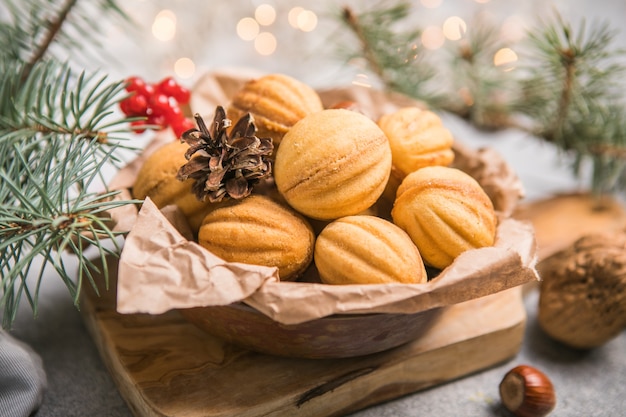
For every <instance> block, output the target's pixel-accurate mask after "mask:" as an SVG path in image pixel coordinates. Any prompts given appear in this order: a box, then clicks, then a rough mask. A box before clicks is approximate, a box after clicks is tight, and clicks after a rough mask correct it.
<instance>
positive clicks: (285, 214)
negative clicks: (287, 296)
mask: <svg viewBox="0 0 626 417" xmlns="http://www.w3.org/2000/svg"><path fill="white" fill-rule="evenodd" d="M198 242H199V243H200V245H202V246H203V247H204V248H206V249H208V250H209V251H211V252H212V253H213V254H215V255H217V256H219V257H220V258H222V259H224V260H226V261H228V262H242V263H246V264H253V265H263V266H275V267H277V268H278V273H279V276H280V279H281V280H284V281H288V280H294V279H296V278H297V277H298V276H299V275H300V274H302V273H303V272H304V270H305V269H306V268H307V267H308V266H309V264H310V263H311V260H312V258H313V245H314V242H315V236H314V235H313V230H312V228H311V226H310V225H309V224H308V223H307V222H306V221H305V220H304V219H303V218H302V216H300V215H298V214H297V213H296V212H294V211H293V210H292V209H291V208H289V207H287V206H284V205H282V204H279V203H277V202H275V201H273V200H271V199H270V198H268V197H266V196H260V195H251V196H249V197H246V198H245V199H243V200H238V201H230V202H229V203H227V204H225V205H224V206H222V207H219V208H217V209H215V210H213V211H211V212H210V213H209V214H207V215H206V217H205V218H204V221H203V222H202V226H200V231H199V232H198Z"/></svg>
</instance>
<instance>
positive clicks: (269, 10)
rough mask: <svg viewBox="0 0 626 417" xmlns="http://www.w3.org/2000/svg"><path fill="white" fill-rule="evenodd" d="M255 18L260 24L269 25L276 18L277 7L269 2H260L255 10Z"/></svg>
mask: <svg viewBox="0 0 626 417" xmlns="http://www.w3.org/2000/svg"><path fill="white" fill-rule="evenodd" d="M254 18H255V19H256V21H257V22H259V24H260V25H263V26H269V25H271V24H272V23H274V21H275V20H276V9H274V7H273V6H271V5H269V4H260V5H259V6H258V7H257V8H256V10H255V11H254Z"/></svg>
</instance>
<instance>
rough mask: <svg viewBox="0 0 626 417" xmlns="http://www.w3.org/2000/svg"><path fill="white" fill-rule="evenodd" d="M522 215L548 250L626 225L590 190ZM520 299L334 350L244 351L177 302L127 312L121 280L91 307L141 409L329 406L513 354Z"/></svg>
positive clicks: (359, 402)
mask: <svg viewBox="0 0 626 417" xmlns="http://www.w3.org/2000/svg"><path fill="white" fill-rule="evenodd" d="M607 210H608V211H607ZM515 216H516V217H518V218H520V219H526V220H529V221H531V222H533V224H535V225H536V226H535V227H536V228H537V239H538V244H539V250H540V258H542V257H545V256H547V255H549V254H550V253H553V252H554V251H555V250H557V249H559V248H562V247H565V246H566V245H568V244H570V243H572V242H573V241H574V240H575V239H576V238H578V237H580V236H582V234H584V233H588V232H590V231H595V230H612V229H615V228H617V227H625V226H626V213H625V212H624V209H623V207H622V206H620V205H619V204H617V205H610V207H609V208H608V209H605V210H602V211H598V210H596V209H595V204H594V203H593V201H592V200H590V199H589V198H588V197H587V196H560V197H557V198H554V199H550V200H546V201H540V202H537V203H533V204H530V205H527V206H521V207H520V210H518V212H517V213H516V215H515ZM109 268H111V271H112V275H113V278H115V272H116V269H117V268H116V263H115V262H113V261H112V262H110V265H109ZM97 281H98V282H99V281H100V280H97ZM111 288H115V279H113V282H112V283H111ZM522 301H523V300H522V289H521V288H519V287H518V288H513V289H511V290H508V291H505V292H502V293H498V294H494V295H491V296H489V297H484V298H481V299H477V300H472V301H468V302H465V303H462V304H458V305H455V306H451V307H448V308H447V309H446V310H445V311H444V312H443V314H442V316H441V317H440V319H439V320H438V321H437V323H436V325H435V326H434V327H432V328H431V329H430V330H429V331H428V333H426V334H425V335H424V336H423V337H421V338H420V339H419V340H416V341H414V342H412V343H409V344H407V345H404V346H401V347H399V348H396V349H393V350H390V351H386V352H383V353H378V354H374V355H369V356H365V357H359V358H350V359H325V360H304V359H287V358H279V357H274V356H269V355H262V354H258V353H254V352H250V351H246V350H243V349H240V348H237V347H235V346H232V345H229V344H226V343H225V342H223V341H221V340H219V339H217V338H215V337H212V336H210V335H208V334H206V333H204V332H203V331H201V330H199V329H198V328H196V327H195V326H193V325H192V324H190V323H188V322H187V321H186V320H185V319H183V318H182V316H181V315H180V314H179V313H178V312H176V311H173V312H169V313H166V314H163V315H158V316H150V315H140V314H137V315H120V314H118V313H117V312H116V311H115V292H114V291H101V296H96V295H95V293H94V292H93V290H91V289H88V290H86V291H85V292H84V296H83V300H82V304H81V310H82V312H83V316H84V318H85V322H86V324H87V327H88V329H89V331H90V333H91V335H92V337H93V339H94V341H95V343H96V345H97V347H98V349H99V351H100V353H101V355H102V357H103V359H104V361H105V363H106V364H107V366H108V368H109V369H110V372H111V375H112V376H113V378H114V379H115V381H116V383H117V385H118V387H119V390H120V392H121V394H122V396H123V397H124V398H125V400H126V402H127V403H128V406H129V407H130V409H131V410H132V411H133V413H134V414H135V415H136V416H142V417H143V416H150V417H151V416H159V417H163V416H165V417H170V416H186V417H200V416H202V417H212V416H237V417H253V416H311V417H313V416H315V417H324V416H341V415H344V414H347V413H350V412H353V411H356V410H358V409H362V408H365V407H367V406H370V405H373V404H376V403H380V402H383V401H386V400H390V399H393V398H397V397H400V396H402V395H405V394H408V393H413V392H416V391H419V390H421V389H424V388H427V387H430V386H433V385H437V384H442V383H444V382H446V381H450V380H453V379H455V378H459V377H462V376H465V375H468V374H470V373H473V372H476V371H479V370H483V369H486V368H489V367H491V366H494V365H496V364H498V363H501V362H503V361H505V360H507V359H509V358H511V357H513V356H514V355H515V354H516V353H517V352H518V350H519V348H520V347H521V344H522V341H523V335H524V328H525V320H526V314H525V310H524V305H523V302H522Z"/></svg>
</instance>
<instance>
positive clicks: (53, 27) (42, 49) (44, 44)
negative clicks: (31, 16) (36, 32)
mask: <svg viewBox="0 0 626 417" xmlns="http://www.w3.org/2000/svg"><path fill="white" fill-rule="evenodd" d="M76 2H77V0H68V1H67V2H66V3H65V4H64V5H63V7H62V8H61V10H60V11H59V13H58V15H57V16H56V19H55V20H53V21H51V22H50V24H49V25H48V27H47V32H46V33H45V34H44V36H43V38H42V40H41V42H40V43H39V44H37V45H35V50H34V54H33V56H32V57H31V58H30V60H29V61H28V62H27V64H26V67H25V68H24V78H26V77H28V75H29V74H30V71H31V69H32V67H33V66H34V65H35V64H36V63H38V62H39V61H41V59H42V58H43V56H44V55H45V53H46V52H47V51H48V48H50V45H51V44H52V41H53V40H54V39H55V37H56V36H57V34H58V33H59V32H60V31H61V26H63V23H64V22H65V20H66V19H67V16H68V14H69V13H70V11H71V10H72V8H73V7H74V6H75V5H76Z"/></svg>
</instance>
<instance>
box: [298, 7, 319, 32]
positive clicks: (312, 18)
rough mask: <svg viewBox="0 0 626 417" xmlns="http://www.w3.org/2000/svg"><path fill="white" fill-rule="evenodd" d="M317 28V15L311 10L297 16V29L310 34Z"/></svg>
mask: <svg viewBox="0 0 626 417" xmlns="http://www.w3.org/2000/svg"><path fill="white" fill-rule="evenodd" d="M316 27H317V15H316V14H315V13H313V12H312V11H311V10H303V11H302V12H301V13H299V14H298V29H300V30H301V31H303V32H312V31H313V30H314V29H315V28H316Z"/></svg>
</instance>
